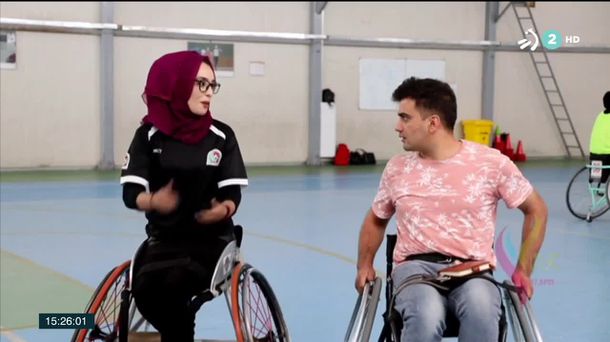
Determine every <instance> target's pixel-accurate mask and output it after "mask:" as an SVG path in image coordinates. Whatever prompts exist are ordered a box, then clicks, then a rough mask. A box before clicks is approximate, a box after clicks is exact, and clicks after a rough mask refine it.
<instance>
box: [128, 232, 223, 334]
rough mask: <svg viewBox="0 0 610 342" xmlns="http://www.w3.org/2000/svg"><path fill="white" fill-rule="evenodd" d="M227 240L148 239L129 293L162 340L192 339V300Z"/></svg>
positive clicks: (206, 282) (206, 285)
mask: <svg viewBox="0 0 610 342" xmlns="http://www.w3.org/2000/svg"><path fill="white" fill-rule="evenodd" d="M228 242H229V240H228V239H222V238H218V237H211V238H206V239H201V240H193V239H184V240H169V241H159V240H156V239H154V238H149V239H148V240H147V242H146V246H145V248H144V251H143V252H142V253H141V254H142V255H139V256H138V257H137V260H136V262H135V267H134V281H133V286H132V292H133V296H134V299H135V303H136V306H137V308H138V310H139V311H140V313H141V314H142V316H144V318H145V319H146V320H147V321H148V322H150V323H151V324H152V325H153V326H154V327H155V329H157V330H158V331H159V332H160V333H161V341H162V342H183V341H184V342H192V341H193V339H194V335H195V315H196V311H195V310H194V309H193V308H192V307H191V306H190V304H191V299H192V297H193V296H195V295H197V294H200V293H201V292H203V291H204V290H206V289H208V288H209V285H210V281H211V280H212V274H213V272H214V267H215V266H216V263H217V261H218V258H219V256H220V254H221V253H222V250H223V249H224V247H225V246H226V245H227V244H228Z"/></svg>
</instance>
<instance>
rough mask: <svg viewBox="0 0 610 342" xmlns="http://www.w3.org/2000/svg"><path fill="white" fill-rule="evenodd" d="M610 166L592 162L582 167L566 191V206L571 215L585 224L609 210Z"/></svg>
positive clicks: (598, 161) (595, 161)
mask: <svg viewBox="0 0 610 342" xmlns="http://www.w3.org/2000/svg"><path fill="white" fill-rule="evenodd" d="M608 174H610V165H606V166H604V165H603V163H602V161H601V160H592V161H591V163H590V164H587V165H585V166H583V167H582V168H581V169H580V170H578V172H576V174H575V175H574V177H572V179H571V180H570V184H568V188H567V190H566V204H567V205H568V210H570V212H571V213H572V215H574V216H576V217H578V218H579V219H581V220H587V222H591V221H593V219H594V218H596V217H599V216H601V215H603V214H604V213H605V212H607V211H608V210H610V179H608V178H609V177H608Z"/></svg>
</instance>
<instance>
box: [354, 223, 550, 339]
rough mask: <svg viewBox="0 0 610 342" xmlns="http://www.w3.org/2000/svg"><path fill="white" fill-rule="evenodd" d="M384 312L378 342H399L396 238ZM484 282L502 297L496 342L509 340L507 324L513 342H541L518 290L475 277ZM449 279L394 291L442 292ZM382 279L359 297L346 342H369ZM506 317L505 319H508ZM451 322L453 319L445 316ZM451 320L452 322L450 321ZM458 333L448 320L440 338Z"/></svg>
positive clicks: (390, 238)
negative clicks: (432, 289)
mask: <svg viewBox="0 0 610 342" xmlns="http://www.w3.org/2000/svg"><path fill="white" fill-rule="evenodd" d="M386 238H387V242H386V272H387V273H386V289H385V298H386V311H385V313H384V314H383V318H384V325H383V329H382V331H381V333H380V335H379V339H378V342H401V341H400V333H401V331H400V329H399V327H398V324H397V322H396V320H397V319H399V320H400V322H399V323H400V324H402V318H401V317H400V315H399V314H397V313H395V311H394V308H393V303H394V299H395V297H396V294H395V293H393V290H392V289H393V286H392V278H391V274H392V269H393V251H394V246H395V245H396V238H397V237H396V235H395V234H387V235H386ZM476 277H478V278H483V279H485V280H488V281H490V282H492V283H494V284H495V285H496V286H498V288H499V290H500V293H501V303H502V316H501V317H500V322H499V324H500V330H499V332H500V333H499V336H498V341H500V342H503V341H506V338H507V336H508V330H507V322H506V318H508V323H509V325H510V327H511V330H512V332H513V337H514V338H515V340H516V341H525V342H542V335H541V333H540V330H539V328H538V325H537V323H536V320H535V318H534V313H533V309H532V307H531V304H530V303H529V302H526V304H525V305H523V304H521V302H520V299H519V296H518V294H517V288H516V287H515V286H514V285H512V284H511V282H510V281H508V280H506V281H504V282H503V283H499V282H497V281H496V280H495V279H493V277H488V276H483V275H481V276H476ZM450 279H451V278H448V277H443V278H440V277H424V276H414V277H410V278H408V279H407V280H405V281H404V282H403V283H402V284H401V285H400V286H399V287H398V290H397V291H396V292H397V293H398V292H400V291H401V290H404V289H405V288H406V287H408V286H410V285H414V284H421V283H425V284H429V285H431V286H435V287H437V288H441V289H448V288H447V287H445V286H444V285H443V282H444V281H447V280H450ZM381 283H382V282H381V279H380V278H379V277H376V278H375V280H374V281H371V282H368V283H367V284H366V285H365V287H364V290H363V292H362V294H360V296H359V297H358V301H357V302H356V307H355V308H354V312H353V314H352V318H351V320H350V323H349V326H348V330H347V334H346V336H345V342H368V341H369V338H370V335H371V328H372V325H373V321H374V316H375V312H376V307H377V304H378V301H379V295H380V293H381V286H382V285H381ZM507 313H508V315H507ZM447 317H448V318H451V317H452V316H449V315H448V316H447ZM453 319H455V318H454V317H453ZM458 333H459V322H457V320H455V321H453V320H450V321H448V322H447V329H446V330H445V333H444V335H443V337H457V334H458ZM402 342H407V341H402Z"/></svg>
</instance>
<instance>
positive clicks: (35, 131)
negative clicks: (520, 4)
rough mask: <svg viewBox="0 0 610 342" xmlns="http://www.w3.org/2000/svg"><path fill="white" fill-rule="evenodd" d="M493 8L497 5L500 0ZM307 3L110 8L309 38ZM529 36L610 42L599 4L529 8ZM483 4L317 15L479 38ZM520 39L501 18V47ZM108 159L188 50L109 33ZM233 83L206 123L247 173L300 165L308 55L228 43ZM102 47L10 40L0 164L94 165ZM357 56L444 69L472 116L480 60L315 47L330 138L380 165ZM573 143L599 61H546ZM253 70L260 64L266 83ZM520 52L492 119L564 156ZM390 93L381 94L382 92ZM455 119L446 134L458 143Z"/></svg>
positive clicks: (87, 14) (374, 116) (477, 104)
mask: <svg viewBox="0 0 610 342" xmlns="http://www.w3.org/2000/svg"><path fill="white" fill-rule="evenodd" d="M502 4H504V3H502ZM309 6H310V4H309V3H300V2H293V3H233V2H229V3H217V2H216V3H214V2H213V3H209V2H207V3H206V2H196V3H195V2H193V3H168V2H165V3H161V2H155V3H123V2H117V3H115V11H114V17H115V22H116V23H118V24H123V25H147V26H155V27H177V28H208V29H226V30H245V31H267V32H298V33H307V32H309V8H310V7H309ZM0 12H1V14H0V15H1V16H2V17H11V18H26V19H47V20H73V21H84V22H99V16H100V9H99V3H97V2H92V3H69V4H68V3H11V2H8V3H7V2H2V3H0ZM533 12H534V16H535V19H536V22H537V24H538V25H539V29H540V30H541V31H544V30H546V29H550V28H553V29H557V30H560V31H562V32H565V33H571V34H578V35H579V36H580V37H581V39H582V43H581V44H583V45H605V46H610V34H608V33H609V32H610V26H609V24H608V19H607V18H608V17H609V16H610V3H584V2H579V3H574V2H573V3H545V2H536V7H535V8H534V9H533ZM484 16H485V3H446V2H445V3H391V2H390V3H361V2H356V3H339V2H330V3H328V4H327V6H326V9H325V33H326V34H328V35H331V36H350V37H370V38H375V37H398V38H413V39H435V40H474V41H477V40H483V39H484ZM520 38H521V33H520V32H519V29H518V26H517V22H516V20H515V18H514V15H513V14H512V12H511V11H508V12H507V13H506V14H505V15H504V16H503V17H502V19H501V20H500V22H499V23H498V40H499V41H502V42H507V43H512V42H515V44H516V41H517V40H519V39H520ZM114 44H115V46H114V49H115V55H114V66H115V75H114V77H115V84H114V96H115V104H114V111H115V127H114V128H115V140H114V146H115V152H114V156H115V161H116V163H117V164H120V163H121V162H122V160H123V154H124V153H125V150H126V149H127V147H128V145H129V142H130V140H131V138H132V134H133V130H134V129H135V128H136V127H137V125H138V124H139V120H140V118H141V117H142V116H143V115H144V114H145V106H144V104H143V103H142V101H141V99H140V94H141V93H142V90H143V87H144V83H145V80H146V75H147V72H148V69H149V67H150V65H151V64H152V62H153V61H154V60H155V59H156V58H158V57H159V56H161V55H162V54H164V53H167V52H172V51H177V50H182V49H186V46H187V41H185V40H172V39H148V38H131V37H115V39H114ZM234 47H235V75H234V76H233V77H228V78H220V79H219V82H220V83H222V88H221V91H220V93H219V94H217V95H216V97H215V98H214V101H213V103H212V110H213V113H214V115H215V116H216V117H217V118H219V119H220V120H223V121H225V122H227V123H228V124H230V125H231V126H232V127H233V128H234V130H235V131H236V132H237V135H238V139H239V142H240V145H241V147H242V152H243V154H244V158H245V160H246V162H247V163H248V164H283V163H293V164H297V163H302V162H304V160H305V159H306V156H307V130H308V127H307V123H308V119H307V117H308V113H309V108H308V89H309V86H308V82H309V47H308V46H306V45H280V44H256V43H235V44H234ZM99 52H100V51H99V38H98V37H96V36H90V35H77V34H52V33H40V32H18V34H17V69H16V70H1V71H0V81H1V87H0V95H1V101H0V111H1V112H0V114H1V115H0V118H1V122H0V123H1V124H0V126H1V143H0V146H1V154H0V158H1V159H0V165H1V167H2V168H3V169H9V168H38V167H46V166H50V167H57V168H63V167H84V168H90V167H93V166H95V165H96V164H97V162H98V161H99V158H100V134H99V131H100V129H99V125H100V123H99V122H100V99H99V92H100V91H99V69H100V63H99V55H100V53H99ZM360 58H406V59H442V60H444V61H445V62H446V80H447V81H448V82H449V83H453V84H456V85H457V96H458V120H462V119H473V118H479V117H480V115H481V95H480V94H481V86H482V80H481V79H482V52H478V51H442V50H413V49H380V48H351V47H329V46H327V47H325V50H324V55H323V87H324V88H331V89H332V90H333V91H334V92H335V93H336V105H337V141H338V142H345V143H348V144H349V145H350V147H353V148H356V147H362V148H365V149H367V150H371V151H373V152H375V153H376V155H377V157H378V159H387V158H389V157H390V156H391V155H393V154H395V153H397V152H400V144H399V142H398V140H397V139H396V133H395V132H394V131H393V128H394V124H395V120H396V114H395V113H394V112H392V111H361V110H359V109H358V96H359V94H358V92H359V75H358V72H359V69H358V60H359V59H360ZM550 58H551V63H552V66H553V68H554V70H555V72H556V76H557V78H558V80H559V83H560V87H561V90H562V92H563V95H564V98H565V100H566V104H567V106H568V108H569V110H570V112H571V115H572V118H573V120H574V121H575V125H576V128H577V130H578V134H579V137H580V138H581V142H582V143H583V146H584V147H585V148H588V140H589V132H590V127H591V125H592V123H593V120H594V117H595V115H596V114H597V113H598V112H599V111H600V110H601V96H602V95H603V93H604V92H605V91H607V90H609V89H610V80H609V79H608V77H606V76H605V75H607V74H608V70H610V55H609V54H557V53H552V54H550ZM250 61H263V62H265V71H266V74H265V76H264V77H254V76H250V75H249V73H248V69H249V62H250ZM538 82H539V81H538V79H537V78H536V76H535V73H534V69H533V66H532V64H531V61H530V60H529V56H528V55H527V54H526V53H524V52H498V53H497V54H496V82H495V107H494V118H495V120H496V121H497V122H498V124H499V125H500V127H501V128H502V130H506V131H509V132H510V133H511V136H512V138H513V143H514V144H516V141H517V140H518V139H521V140H524V141H525V148H526V152H527V153H528V154H529V155H530V156H558V155H563V149H562V146H561V140H560V137H559V135H558V133H557V130H556V129H555V127H554V122H553V121H552V118H551V113H550V110H549V108H548V105H547V104H546V102H545V101H546V100H545V98H544V94H543V92H542V89H541V88H540V85H539V83H538ZM388 96H390V94H388ZM460 126H461V125H460V124H459V122H458V125H457V128H458V130H457V132H456V135H460V134H461V127H460Z"/></svg>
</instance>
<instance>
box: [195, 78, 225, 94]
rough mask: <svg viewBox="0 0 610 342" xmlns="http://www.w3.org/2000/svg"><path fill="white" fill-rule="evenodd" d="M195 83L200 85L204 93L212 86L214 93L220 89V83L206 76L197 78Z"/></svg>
mask: <svg viewBox="0 0 610 342" xmlns="http://www.w3.org/2000/svg"><path fill="white" fill-rule="evenodd" d="M195 83H197V85H198V86H199V90H200V91H201V92H202V93H205V92H206V91H208V89H210V87H212V92H213V93H214V94H218V91H219V90H220V83H216V82H210V81H208V80H207V79H205V78H202V79H197V80H195Z"/></svg>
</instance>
